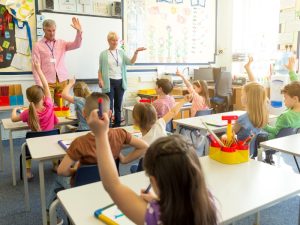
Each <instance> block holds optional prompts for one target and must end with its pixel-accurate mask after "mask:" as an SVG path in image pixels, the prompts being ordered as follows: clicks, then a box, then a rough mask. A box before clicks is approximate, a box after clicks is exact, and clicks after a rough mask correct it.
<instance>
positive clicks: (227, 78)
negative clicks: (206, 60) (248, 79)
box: [210, 68, 232, 113]
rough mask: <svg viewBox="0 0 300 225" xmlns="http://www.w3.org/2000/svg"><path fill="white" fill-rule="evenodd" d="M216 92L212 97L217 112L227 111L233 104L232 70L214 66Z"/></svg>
mask: <svg viewBox="0 0 300 225" xmlns="http://www.w3.org/2000/svg"><path fill="white" fill-rule="evenodd" d="M214 82H215V94H214V97H212V98H211V99H210V102H211V105H212V107H213V108H214V110H215V112H216V113H221V112H227V111H229V110H230V108H231V105H232V76H231V73H230V72H226V71H221V69H220V68H214Z"/></svg>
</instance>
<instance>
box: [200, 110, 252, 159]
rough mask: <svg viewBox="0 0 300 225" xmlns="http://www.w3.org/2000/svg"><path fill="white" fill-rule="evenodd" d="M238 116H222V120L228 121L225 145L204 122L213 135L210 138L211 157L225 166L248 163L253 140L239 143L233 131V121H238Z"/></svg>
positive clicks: (248, 139)
mask: <svg viewBox="0 0 300 225" xmlns="http://www.w3.org/2000/svg"><path fill="white" fill-rule="evenodd" d="M237 119H238V116H222V120H227V130H226V135H227V140H226V141H225V143H223V142H222V141H221V140H220V139H219V138H218V137H217V136H216V135H215V134H214V132H213V131H212V130H210V128H209V127H208V126H207V125H206V124H205V123H204V122H203V124H204V126H206V128H207V129H208V131H209V132H210V133H211V136H209V139H210V146H209V157H210V158H212V159H214V160H216V161H218V162H221V163H224V164H239V163H243V162H248V160H249V145H248V142H249V141H250V140H251V138H247V139H246V140H245V141H237V140H236V139H235V137H234V135H233V131H232V123H231V121H232V120H237Z"/></svg>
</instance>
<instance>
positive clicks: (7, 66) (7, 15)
mask: <svg viewBox="0 0 300 225" xmlns="http://www.w3.org/2000/svg"><path fill="white" fill-rule="evenodd" d="M34 11H35V10H34V1H33V0H14V1H9V0H0V30H1V35H0V75H9V74H13V75H16V74H17V75H19V74H30V73H31V48H32V42H33V41H34V40H35V36H36V35H35V16H34Z"/></svg>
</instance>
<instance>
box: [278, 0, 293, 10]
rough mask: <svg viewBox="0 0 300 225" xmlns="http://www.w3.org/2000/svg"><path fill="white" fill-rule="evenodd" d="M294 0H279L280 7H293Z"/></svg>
mask: <svg viewBox="0 0 300 225" xmlns="http://www.w3.org/2000/svg"><path fill="white" fill-rule="evenodd" d="M295 6H296V0H280V9H288V8H294V7H295Z"/></svg>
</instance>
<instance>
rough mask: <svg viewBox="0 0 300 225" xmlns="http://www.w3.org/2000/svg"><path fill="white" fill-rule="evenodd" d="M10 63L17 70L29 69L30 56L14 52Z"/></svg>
mask: <svg viewBox="0 0 300 225" xmlns="http://www.w3.org/2000/svg"><path fill="white" fill-rule="evenodd" d="M10 65H11V66H12V67H15V68H17V69H19V70H23V71H31V60H30V57H29V56H26V55H22V54H19V53H16V54H15V55H14V58H13V60H12V62H11V64H10Z"/></svg>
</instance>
